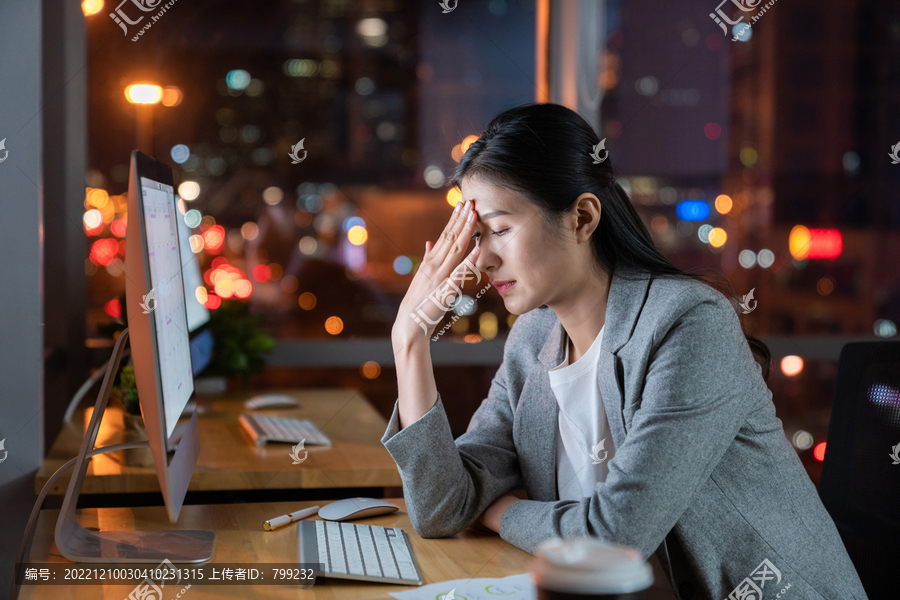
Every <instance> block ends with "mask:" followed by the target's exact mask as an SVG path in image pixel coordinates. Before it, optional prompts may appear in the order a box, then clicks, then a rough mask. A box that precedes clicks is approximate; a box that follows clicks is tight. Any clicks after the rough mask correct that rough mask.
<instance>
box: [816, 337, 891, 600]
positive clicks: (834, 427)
mask: <svg viewBox="0 0 900 600" xmlns="http://www.w3.org/2000/svg"><path fill="white" fill-rule="evenodd" d="M819 495H820V496H821V498H822V503H823V504H824V505H825V508H826V509H827V510H828V512H829V513H830V514H831V518H832V519H833V520H834V523H835V525H836V526H837V529H838V531H839V532H840V534H841V538H842V539H843V540H844V546H845V547H846V548H847V553H848V554H849V555H850V559H851V560H852V561H853V564H854V566H856V571H857V573H859V578H860V580H862V584H863V587H865V589H866V594H867V595H868V596H869V599H870V600H887V599H888V598H890V599H893V600H895V599H896V598H897V597H898V593H900V591H898V590H900V569H898V568H897V549H898V548H900V342H887V341H885V342H857V343H852V344H847V345H845V346H844V348H843V349H842V350H841V357H840V361H839V363H838V374H837V381H836V383H835V393H834V404H833V406H832V408H831V423H830V424H829V426H828V444H827V445H826V446H825V460H824V462H823V464H822V477H821V480H820V482H819Z"/></svg>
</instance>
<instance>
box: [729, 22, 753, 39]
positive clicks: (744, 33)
mask: <svg viewBox="0 0 900 600" xmlns="http://www.w3.org/2000/svg"><path fill="white" fill-rule="evenodd" d="M731 35H733V36H734V37H736V38H737V40H738V41H739V42H749V41H750V38H752V37H753V28H752V27H751V26H750V25H747V24H746V23H737V24H736V25H735V26H734V27H732V28H731Z"/></svg>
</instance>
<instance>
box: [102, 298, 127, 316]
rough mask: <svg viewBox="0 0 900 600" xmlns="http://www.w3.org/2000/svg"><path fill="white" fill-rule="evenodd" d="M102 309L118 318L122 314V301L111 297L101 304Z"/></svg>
mask: <svg viewBox="0 0 900 600" xmlns="http://www.w3.org/2000/svg"><path fill="white" fill-rule="evenodd" d="M103 310H104V311H105V312H106V314H108V315H109V316H111V317H112V318H114V319H118V318H119V317H121V316H122V303H121V302H119V299H118V298H113V299H112V300H110V301H109V302H107V303H106V304H104V305H103Z"/></svg>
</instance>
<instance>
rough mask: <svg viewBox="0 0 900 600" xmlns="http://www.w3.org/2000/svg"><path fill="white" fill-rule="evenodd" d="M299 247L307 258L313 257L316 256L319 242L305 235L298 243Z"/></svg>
mask: <svg viewBox="0 0 900 600" xmlns="http://www.w3.org/2000/svg"><path fill="white" fill-rule="evenodd" d="M297 247H298V248H299V249H300V252H302V253H303V254H305V255H306V256H311V255H313V254H315V252H316V250H317V249H318V247H319V242H317V241H316V238H314V237H312V236H309V235H305V236H303V237H302V238H300V242H298V244H297Z"/></svg>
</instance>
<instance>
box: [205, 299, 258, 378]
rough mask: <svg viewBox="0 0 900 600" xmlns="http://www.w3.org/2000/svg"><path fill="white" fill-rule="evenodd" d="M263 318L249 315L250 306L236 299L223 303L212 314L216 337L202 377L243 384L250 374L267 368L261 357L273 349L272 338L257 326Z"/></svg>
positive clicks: (213, 332) (210, 322)
mask: <svg viewBox="0 0 900 600" xmlns="http://www.w3.org/2000/svg"><path fill="white" fill-rule="evenodd" d="M264 318H265V317H263V316H260V315H256V316H254V315H251V314H250V305H249V304H248V303H246V302H241V301H239V300H224V301H223V302H222V305H221V306H219V308H218V309H216V310H214V311H212V313H211V315H210V319H209V328H210V331H211V333H212V334H213V337H214V338H215V340H216V341H215V345H214V346H213V355H212V359H211V361H210V364H209V367H207V368H206V369H204V370H203V374H204V375H220V376H224V377H229V378H233V377H237V376H240V378H241V382H242V383H243V384H246V383H247V382H248V381H249V379H250V377H251V376H252V375H256V374H257V373H262V371H263V369H265V367H266V360H265V358H263V354H264V353H266V352H270V351H271V350H272V348H274V347H275V338H273V337H272V336H271V335H270V334H269V333H268V332H267V331H266V330H264V329H262V328H260V327H259V324H260V322H261V321H262V320H263V319H264Z"/></svg>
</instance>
